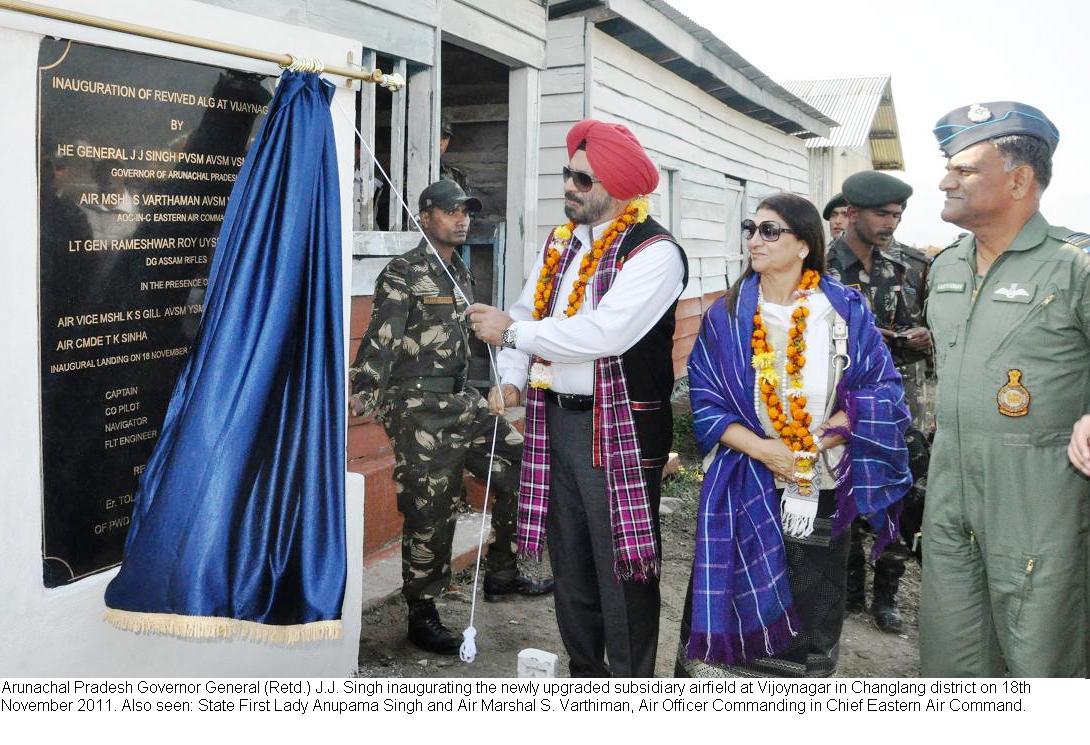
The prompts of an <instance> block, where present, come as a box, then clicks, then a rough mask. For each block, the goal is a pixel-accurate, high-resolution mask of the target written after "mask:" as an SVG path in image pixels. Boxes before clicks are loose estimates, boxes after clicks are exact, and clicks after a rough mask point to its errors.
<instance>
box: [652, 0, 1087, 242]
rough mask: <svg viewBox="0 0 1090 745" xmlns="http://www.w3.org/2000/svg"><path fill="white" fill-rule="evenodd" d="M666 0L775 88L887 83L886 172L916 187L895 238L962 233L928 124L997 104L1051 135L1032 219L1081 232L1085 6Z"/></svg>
mask: <svg viewBox="0 0 1090 745" xmlns="http://www.w3.org/2000/svg"><path fill="white" fill-rule="evenodd" d="M669 2H670V3H671V4H672V5H673V6H674V7H676V8H677V9H678V10H680V11H681V12H683V13H685V14H686V15H688V16H689V17H690V18H692V19H693V20H694V21H696V22H697V23H699V24H701V25H702V26H705V27H706V28H708V29H709V30H710V31H712V32H713V33H715V34H716V35H717V36H719V38H721V39H722V40H723V41H724V42H726V44H727V45H728V46H730V47H731V48H732V49H734V50H735V51H736V52H738V53H739V54H741V55H742V56H743V57H745V58H746V59H747V60H749V61H750V62H751V63H752V64H754V65H755V66H756V67H758V68H759V69H760V70H761V71H763V72H764V73H765V74H767V75H768V76H770V77H771V78H772V79H773V80H776V81H784V80H805V79H814V78H839V77H863V76H874V75H890V76H891V77H892V81H893V82H892V84H893V102H894V105H895V107H896V109H897V121H898V125H899V126H900V133H901V145H902V148H903V152H904V156H905V169H906V170H905V173H903V174H900V173H894V175H897V176H899V177H900V178H903V179H904V180H905V181H907V182H908V183H910V184H912V187H913V189H914V190H915V193H914V195H913V197H912V199H911V200H910V202H909V205H908V209H907V210H906V212H905V219H904V222H903V223H902V224H901V228H900V229H899V230H898V232H897V238H898V239H899V240H901V241H903V242H905V243H912V244H916V245H926V244H934V245H940V246H944V245H946V244H947V243H949V242H950V240H952V239H953V237H954V236H955V235H956V234H957V233H958V232H959V229H958V228H957V227H955V226H953V225H949V224H947V223H944V222H942V220H941V219H940V218H939V212H940V211H941V209H942V193H941V192H940V191H939V190H938V188H937V184H938V182H939V179H940V178H942V174H943V166H944V163H945V160H944V159H943V158H942V157H941V156H940V155H939V154H938V149H937V146H936V144H935V139H934V137H933V136H932V135H931V127H932V126H933V125H934V124H935V121H936V120H937V119H938V118H939V117H941V116H943V115H944V114H946V113H947V112H949V111H950V110H952V109H954V108H956V107H958V106H966V105H968V104H971V103H980V102H987V101H1005V100H1014V101H1022V102H1024V103H1028V104H1031V105H1033V106H1036V107H1037V108H1039V109H1041V110H1042V111H1044V113H1045V115H1046V116H1048V117H1049V118H1050V119H1051V120H1052V121H1053V123H1054V124H1055V125H1056V126H1057V128H1059V130H1060V145H1059V148H1058V149H1057V151H1056V155H1055V157H1054V159H1053V180H1052V184H1051V186H1049V188H1048V190H1047V191H1045V193H1044V197H1043V199H1042V201H1041V211H1042V213H1043V214H1044V215H1045V217H1046V218H1047V219H1048V220H1049V222H1051V223H1052V224H1054V225H1066V226H1067V227H1069V228H1072V229H1074V230H1083V231H1087V232H1090V36H1088V31H1087V30H1088V29H1090V2H1086V1H1085V0H1078V1H1076V0H1066V1H1065V0H1034V1H1033V2H1013V1H1012V0H991V1H990V2H978V1H977V0H966V1H964V2H963V1H960V0H948V1H947V2H938V1H937V0H918V1H917V0H908V2H900V3H881V2H874V1H873V0H871V1H870V2H861V1H859V0H843V1H842V2H826V3H822V2H815V0H807V1H806V2H802V1H801V0H782V1H781V0H772V1H771V2H744V3H743V2H736V1H733V0H732V1H731V2H722V1H721V0H669ZM821 206H822V205H818V207H819V208H820V207H821Z"/></svg>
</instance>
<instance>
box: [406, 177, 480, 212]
mask: <svg viewBox="0 0 1090 745" xmlns="http://www.w3.org/2000/svg"><path fill="white" fill-rule="evenodd" d="M463 204H464V205H465V206H466V209H467V210H469V211H470V212H480V211H481V208H482V207H484V205H482V204H481V200H480V199H477V197H470V196H466V193H465V192H464V191H462V187H460V186H458V184H457V183H456V182H454V181H450V180H448V179H443V180H442V181H436V182H435V183H434V184H431V185H430V186H428V188H426V189H424V191H422V192H420V200H419V204H418V206H419V208H420V211H421V212H423V211H424V210H428V209H431V208H432V207H438V208H439V209H441V210H452V209H454V208H455V207H458V206H461V205H463Z"/></svg>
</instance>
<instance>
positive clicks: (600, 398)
mask: <svg viewBox="0 0 1090 745" xmlns="http://www.w3.org/2000/svg"><path fill="white" fill-rule="evenodd" d="M626 234H627V231H626V233H623V234H621V235H620V236H618V238H617V239H616V240H615V241H614V242H613V245H612V247H610V249H609V250H608V251H606V253H605V254H604V255H603V256H602V258H601V260H600V261H599V262H598V268H597V270H596V271H595V273H594V278H593V279H592V281H591V283H590V285H589V287H588V293H587V295H588V297H587V299H588V301H589V302H591V303H593V305H594V306H597V305H598V302H599V301H600V300H601V299H602V297H603V296H604V295H605V294H606V292H607V291H608V290H609V288H610V286H611V285H612V284H613V279H614V277H616V275H617V272H618V271H619V270H620V265H619V263H618V261H617V252H618V251H619V250H620V247H621V243H622V242H623V240H624V236H625V235H626ZM549 241H550V242H551V241H552V236H550V237H549ZM546 245H548V243H547V244H546ZM578 250H579V242H578V240H577V239H576V238H574V237H573V238H572V239H571V241H570V243H569V244H568V248H567V249H566V250H565V251H564V252H563V254H561V257H560V263H559V265H558V266H557V269H556V276H557V278H558V281H557V283H556V286H559V284H560V283H559V278H560V277H563V276H564V272H565V270H566V269H567V268H568V266H569V265H570V264H571V262H572V259H573V258H574V257H575V255H576V253H578ZM558 295H559V293H556V292H554V293H553V294H552V296H551V298H550V300H549V302H548V308H547V309H546V315H552V313H553V310H554V308H555V306H556V302H557V297H558ZM533 363H534V358H533V357H531V359H530V364H531V365H532V364H533ZM525 430H526V431H525V446H524V449H523V456H522V474H521V479H520V484H519V504H518V529H517V535H518V547H519V552H520V553H521V554H523V555H526V556H533V557H537V558H540V557H541V550H542V548H543V545H544V539H545V518H546V516H547V515H548V513H549V487H550V462H549V433H548V428H547V425H546V421H545V392H544V391H543V390H541V389H538V388H532V387H531V388H529V389H528V392H527V395H526V426H525ZM593 443H594V450H593V453H587V456H588V457H589V458H592V462H593V464H594V466H595V467H596V468H604V469H605V475H606V487H607V489H608V491H609V494H608V498H609V506H610V518H611V520H610V522H611V525H612V530H613V536H612V537H613V573H614V575H615V576H616V577H617V579H618V580H632V581H637V582H647V581H649V580H650V579H651V578H652V577H655V576H657V575H658V573H659V558H658V551H657V550H656V546H655V533H654V523H653V519H652V515H651V506H650V500H649V498H648V495H647V485H646V484H645V483H644V480H643V469H642V468H641V466H640V447H639V443H638V442H637V440H636V424H635V421H634V419H633V417H632V409H631V406H630V405H629V399H628V386H627V382H626V381H625V377H624V367H623V365H622V363H621V358H620V357H602V358H600V359H597V360H595V362H594V437H593Z"/></svg>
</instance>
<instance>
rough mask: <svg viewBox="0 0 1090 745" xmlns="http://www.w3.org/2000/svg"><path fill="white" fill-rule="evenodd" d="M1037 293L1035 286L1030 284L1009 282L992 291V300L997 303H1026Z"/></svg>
mask: <svg viewBox="0 0 1090 745" xmlns="http://www.w3.org/2000/svg"><path fill="white" fill-rule="evenodd" d="M1036 293H1037V285H1035V284H1034V283H1032V282H1026V283H1021V282H1011V283H1010V284H1006V285H1003V286H1002V287H997V288H995V289H994V290H992V300H995V301H996V302H998V303H1028V302H1030V301H1031V300H1033V296H1034V295H1035V294H1036Z"/></svg>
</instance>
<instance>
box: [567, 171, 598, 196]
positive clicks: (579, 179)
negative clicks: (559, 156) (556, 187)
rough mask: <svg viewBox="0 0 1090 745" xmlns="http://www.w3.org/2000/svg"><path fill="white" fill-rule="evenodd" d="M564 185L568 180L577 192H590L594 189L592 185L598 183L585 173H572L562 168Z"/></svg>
mask: <svg viewBox="0 0 1090 745" xmlns="http://www.w3.org/2000/svg"><path fill="white" fill-rule="evenodd" d="M563 173H564V183H565V184H566V183H568V179H571V182H572V183H573V184H575V188H576V189H578V190H579V191H590V190H591V189H593V188H594V185H595V184H597V183H600V182H599V181H598V179H596V178H594V176H591V175H590V174H589V173H587V172H586V171H573V170H572V169H570V168H568V167H567V166H564V171H563Z"/></svg>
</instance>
